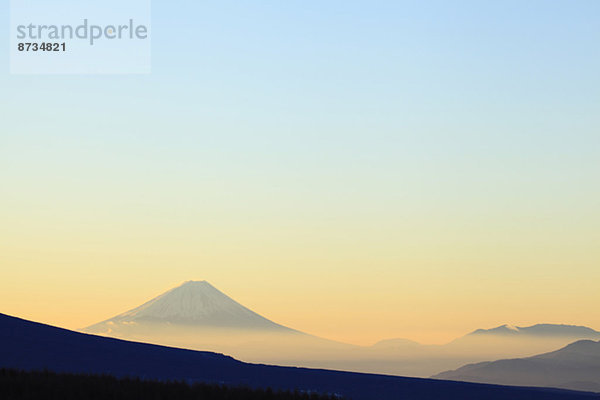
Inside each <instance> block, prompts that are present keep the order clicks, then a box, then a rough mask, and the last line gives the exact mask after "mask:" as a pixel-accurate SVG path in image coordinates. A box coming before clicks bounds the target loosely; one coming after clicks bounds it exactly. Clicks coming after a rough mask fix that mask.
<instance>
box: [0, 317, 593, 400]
mask: <svg viewBox="0 0 600 400" xmlns="http://www.w3.org/2000/svg"><path fill="white" fill-rule="evenodd" d="M0 368H14V369H21V370H40V369H45V368H47V369H49V370H51V371H55V372H69V373H89V374H110V375H114V376H117V377H123V376H137V377H142V378H144V379H160V380H186V381H188V382H206V383H219V384H227V385H248V386H251V387H255V388H266V387H271V388H274V389H300V390H304V391H308V390H309V391H315V392H319V393H327V394H338V395H342V396H345V397H346V398H351V399H354V400H363V399H364V400H367V399H382V400H384V399H412V400H421V399H422V400H429V399H440V398H444V399H461V400H469V399H473V400H475V399H478V400H479V399H489V400H494V399H511V400H519V399H523V400H525V399H527V400H537V399H540V400H554V399H556V400H560V399H565V400H569V399H573V400H576V399H600V395H597V394H591V393H585V392H570V391H563V390H555V389H534V388H517V387H502V386H493V385H482V384H473V383H463V382H446V381H440V380H430V379H416V378H401V377H393V376H385V375H370V374H359V373H350V372H340V371H327V370H313V369H305V368H290V367H276V366H267V365H254V364H246V363H242V362H240V361H237V360H235V359H233V358H231V357H227V356H224V355H221V354H216V353H209V352H200V351H192V350H184V349H175V348H169V347H163V346H156V345H150V344H144V343H135V342H127V341H123V340H119V339H112V338H106V337H100V336H94V335H87V334H82V333H78V332H72V331H68V330H65V329H60V328H55V327H52V326H48V325H43V324H38V323H34V322H31V321H26V320H22V319H19V318H14V317H10V316H7V315H3V314H0Z"/></svg>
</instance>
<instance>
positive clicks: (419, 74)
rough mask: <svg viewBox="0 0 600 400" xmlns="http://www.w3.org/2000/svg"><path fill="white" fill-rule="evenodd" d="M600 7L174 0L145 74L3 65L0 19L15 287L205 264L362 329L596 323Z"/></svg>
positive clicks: (435, 336)
mask: <svg viewBox="0 0 600 400" xmlns="http://www.w3.org/2000/svg"><path fill="white" fill-rule="evenodd" d="M6 3H7V2H3V4H2V5H0V19H2V20H4V21H6V20H7V18H8V5H7V4H6ZM599 22H600V2H599V1H597V0H589V1H584V0H577V1H552V0H544V1H535V0H528V1H523V0H519V1H511V0H508V1H495V2H494V1H442V0H439V1H360V2H359V1H306V0H303V1H285V2H281V1H255V2H230V1H218V2H217V1H213V2H205V1H185V2H184V1H175V2H158V1H155V2H154V4H153V26H152V31H153V33H152V35H153V73H152V74H151V75H147V76H16V75H9V74H8V32H7V30H6V29H5V30H0V65H4V69H3V72H2V73H0V102H1V107H0V273H1V279H0V312H3V313H8V314H12V315H17V316H21V317H24V318H29V319H34V320H37V321H43V322H47V323H51V324H55V325H59V326H63V327H67V328H81V327H84V326H87V325H90V324H92V323H95V322H98V321H100V320H103V319H106V318H109V317H111V316H113V315H115V314H118V313H120V312H122V311H125V310H127V309H130V308H132V307H134V306H137V305H139V304H141V303H142V302H144V301H146V300H148V299H149V298H151V297H154V296H155V295H157V294H159V293H161V292H163V291H165V290H167V289H169V288H171V287H173V286H176V285H178V284H180V283H181V282H183V281H185V280H190V279H194V280H204V279H205V280H208V281H210V282H211V283H212V284H213V285H215V286H216V287H217V288H219V289H220V290H222V291H224V292H225V293H227V294H229V295H230V296H232V297H233V298H234V299H236V300H238V301H240V302H241V303H243V304H244V305H246V306H248V307H250V308H252V309H253V310H255V311H257V312H259V313H261V314H263V315H264V316H266V317H268V318H271V319H273V320H275V321H277V322H279V323H282V324H285V325H288V326H291V327H293V328H296V329H300V330H303V331H306V332H309V333H313V334H317V335H321V336H325V337H328V338H331V339H337V340H342V341H347V342H352V343H358V344H370V343H373V342H375V341H378V340H380V339H384V338H393V337H407V338H411V339H415V340H419V341H422V342H427V343H437V342H444V341H448V340H450V339H452V338H453V337H455V336H458V335H462V334H464V333H467V332H469V331H471V330H474V329H476V328H482V327H492V326H496V325H501V324H504V323H511V324H515V325H528V324H534V323H538V322H551V323H573V324H582V325H587V326H591V327H593V328H596V329H600V313H598V304H600V290H598V282H600V184H599V182H600V73H599V71H600V46H599V45H598V43H600V23H599Z"/></svg>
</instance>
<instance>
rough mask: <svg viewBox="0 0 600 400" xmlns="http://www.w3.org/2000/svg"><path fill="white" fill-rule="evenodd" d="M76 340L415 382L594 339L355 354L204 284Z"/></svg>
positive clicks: (543, 328)
mask: <svg viewBox="0 0 600 400" xmlns="http://www.w3.org/2000/svg"><path fill="white" fill-rule="evenodd" d="M83 332H85V333H93V334H98V335H104V336H110V337H114V338H119V339H126V340H133V341H139V342H145V343H153V344H159V345H165V346H174V347H181V348H187V349H193V350H209V351H215V352H219V353H225V354H230V355H232V356H234V357H236V358H237V359H240V360H243V361H247V362H259V363H268V364H278V365H288V366H301V367H311V368H328V369H343V370H350V371H356V372H370V373H382V374H393V375H405V376H420V377H428V376H431V375H433V374H436V373H439V372H441V371H446V370H451V369H456V368H459V367H460V366H462V365H465V364H470V363H475V362H481V361H487V360H495V359H503V358H516V357H527V356H533V355H535V354H540V353H544V352H548V351H552V350H556V349H559V348H561V347H563V346H565V345H567V344H568V343H571V342H573V341H575V340H578V339H594V338H596V337H597V339H596V340H598V339H600V333H598V332H596V331H594V330H592V329H589V328H585V327H573V326H567V325H548V324H546V325H535V326H533V327H525V328H520V327H509V326H508V325H503V326H501V327H498V328H494V329H488V330H483V329H480V330H477V331H475V332H473V333H471V334H468V335H466V336H464V337H462V338H459V339H457V340H455V341H453V342H451V343H449V344H446V345H440V346H430V345H420V344H418V343H416V342H411V341H408V340H405V339H391V340H384V341H381V342H379V343H377V344H375V345H373V346H369V347H363V346H355V345H350V344H345V343H339V342H335V341H332V340H327V339H323V338H319V337H316V336H313V335H310V334H307V333H303V332H300V331H297V330H295V329H291V328H288V327H285V326H283V325H280V324H278V323H276V322H273V321H270V320H268V319H267V318H265V317H263V316H261V315H259V314H257V313H256V312H254V311H252V310H250V309H248V308H246V307H244V306H243V305H241V304H239V303H238V302H236V301H235V300H233V299H231V298H230V297H228V296H227V295H225V294H224V293H222V292H220V291H219V290H218V289H216V288H215V287H213V286H212V285H211V284H210V283H208V282H206V281H202V282H194V281H189V282H185V283H184V284H182V285H180V286H178V287H176V288H174V289H171V290H169V291H167V292H165V293H163V294H161V295H160V296H158V297H156V298H154V299H152V300H150V301H148V302H146V303H144V304H142V305H140V306H139V307H136V308H134V309H132V310H129V311H127V312H124V313H122V314H120V315H117V316H115V317H113V318H110V319H108V320H106V321H103V322H100V323H97V324H95V325H92V326H90V327H87V328H85V329H84V330H83ZM594 335H598V336H594Z"/></svg>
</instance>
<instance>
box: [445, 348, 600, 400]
mask: <svg viewBox="0 0 600 400" xmlns="http://www.w3.org/2000/svg"><path fill="white" fill-rule="evenodd" d="M435 378H439V379H452V380H460V381H466V382H481V383H496V384H504V385H527V386H544V387H559V388H568V389H574V390H589V391H596V392H600V341H599V342H595V341H592V340H580V341H577V342H575V343H572V344H570V345H568V346H566V347H564V348H562V349H560V350H558V351H553V352H551V353H546V354H541V355H538V356H534V357H528V358H517V359H511V360H499V361H493V362H483V363H478V364H470V365H466V366H464V367H462V368H459V369H457V370H455V371H448V372H443V373H441V374H438V375H436V376H435Z"/></svg>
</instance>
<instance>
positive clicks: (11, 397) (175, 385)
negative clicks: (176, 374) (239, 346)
mask: <svg viewBox="0 0 600 400" xmlns="http://www.w3.org/2000/svg"><path fill="white" fill-rule="evenodd" d="M0 398H1V399H3V400H39V399H44V400H71V399H73V400H107V399H110V400H238V399H239V400H340V397H338V396H335V395H320V394H315V393H304V392H299V391H294V392H290V391H275V390H272V389H252V388H247V387H229V386H224V385H214V384H205V383H195V384H187V383H185V382H161V381H151V380H142V379H139V378H115V377H113V376H109V375H82V374H59V373H54V372H50V371H34V372H24V371H17V370H11V369H0Z"/></svg>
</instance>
